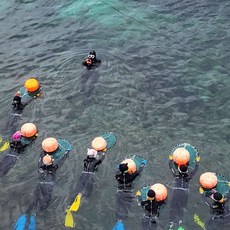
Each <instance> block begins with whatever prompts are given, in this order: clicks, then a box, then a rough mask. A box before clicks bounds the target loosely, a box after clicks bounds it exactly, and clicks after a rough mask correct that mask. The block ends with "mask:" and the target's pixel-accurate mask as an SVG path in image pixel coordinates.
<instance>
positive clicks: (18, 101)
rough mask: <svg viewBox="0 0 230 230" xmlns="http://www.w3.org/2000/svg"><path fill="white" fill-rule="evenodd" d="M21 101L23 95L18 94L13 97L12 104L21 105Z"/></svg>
mask: <svg viewBox="0 0 230 230" xmlns="http://www.w3.org/2000/svg"><path fill="white" fill-rule="evenodd" d="M21 101H22V99H21V97H20V96H18V95H16V96H14V98H13V102H12V105H13V106H15V107H17V106H19V105H21Z"/></svg>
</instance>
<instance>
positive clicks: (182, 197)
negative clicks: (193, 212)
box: [169, 160, 199, 226]
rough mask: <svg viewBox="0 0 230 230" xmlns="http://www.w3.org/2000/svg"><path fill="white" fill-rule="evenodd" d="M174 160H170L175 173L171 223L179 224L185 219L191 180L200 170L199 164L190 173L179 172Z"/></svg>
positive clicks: (170, 166) (172, 224) (170, 165)
mask: <svg viewBox="0 0 230 230" xmlns="http://www.w3.org/2000/svg"><path fill="white" fill-rule="evenodd" d="M173 164H174V162H173V161H172V160H170V161H169V168H170V169H171V171H172V173H173V175H174V187H173V194H172V200H171V203H170V224H171V226H179V225H180V224H181V223H182V221H183V216H184V209H185V208H186V207H187V203H188V188H189V182H190V180H191V179H192V177H193V176H194V174H195V173H196V171H197V170H198V167H199V164H198V163H197V164H196V166H195V168H194V169H193V170H192V171H191V172H190V173H189V172H188V173H183V174H182V173H179V172H178V171H176V170H175V168H174V165H173Z"/></svg>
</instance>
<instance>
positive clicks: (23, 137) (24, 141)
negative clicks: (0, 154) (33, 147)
mask: <svg viewBox="0 0 230 230" xmlns="http://www.w3.org/2000/svg"><path fill="white" fill-rule="evenodd" d="M36 138H37V127H36V126H35V125H34V124H33V123H25V124H24V125H22V127H21V130H20V131H17V132H15V133H14V134H13V135H12V139H11V141H10V149H9V150H8V151H9V152H8V153H7V154H6V156H5V157H4V158H3V160H2V161H1V162H0V176H4V175H6V174H7V173H8V172H9V170H10V169H11V168H12V167H13V166H14V165H15V164H16V161H17V159H18V158H19V155H20V154H21V153H22V152H23V151H24V149H25V148H26V147H27V146H28V145H30V144H31V143H32V142H33V141H34V140H35V139H36Z"/></svg>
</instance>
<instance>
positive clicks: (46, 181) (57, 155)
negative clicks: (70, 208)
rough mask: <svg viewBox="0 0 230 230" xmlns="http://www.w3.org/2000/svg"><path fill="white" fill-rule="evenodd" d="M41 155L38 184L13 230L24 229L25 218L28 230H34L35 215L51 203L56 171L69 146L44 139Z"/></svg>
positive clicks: (61, 142) (68, 144)
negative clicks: (30, 201) (29, 203)
mask: <svg viewBox="0 0 230 230" xmlns="http://www.w3.org/2000/svg"><path fill="white" fill-rule="evenodd" d="M42 149H43V151H42V152H41V155H40V157H39V162H38V173H39V177H40V178H39V183H38V185H37V187H36V188H35V190H34V198H33V202H32V203H31V205H30V206H29V207H28V209H27V210H26V213H25V214H23V215H22V216H20V217H19V219H18V220H17V222H16V224H15V227H14V229H15V230H22V229H25V226H26V223H27V217H29V216H30V219H29V226H30V227H29V228H28V229H30V230H35V229H36V228H35V215H37V214H39V213H42V212H43V211H44V210H46V209H47V208H48V206H49V204H50V202H51V198H52V192H53V188H54V183H55V179H56V171H57V169H58V168H59V167H60V165H61V164H63V162H64V160H65V159H66V158H67V157H68V154H69V152H70V151H71V149H72V146H71V144H70V143H69V142H68V141H67V140H64V139H58V140H57V139H55V138H53V137H49V138H46V139H45V140H43V142H42Z"/></svg>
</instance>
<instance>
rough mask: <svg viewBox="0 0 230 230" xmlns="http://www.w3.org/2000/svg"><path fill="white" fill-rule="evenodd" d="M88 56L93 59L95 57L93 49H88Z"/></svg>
mask: <svg viewBox="0 0 230 230" xmlns="http://www.w3.org/2000/svg"><path fill="white" fill-rule="evenodd" d="M88 58H90V59H92V60H94V59H96V58H97V54H96V52H95V51H94V50H90V52H89V54H88Z"/></svg>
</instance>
